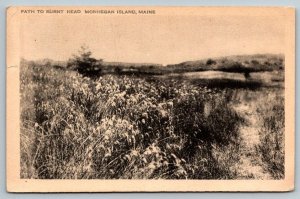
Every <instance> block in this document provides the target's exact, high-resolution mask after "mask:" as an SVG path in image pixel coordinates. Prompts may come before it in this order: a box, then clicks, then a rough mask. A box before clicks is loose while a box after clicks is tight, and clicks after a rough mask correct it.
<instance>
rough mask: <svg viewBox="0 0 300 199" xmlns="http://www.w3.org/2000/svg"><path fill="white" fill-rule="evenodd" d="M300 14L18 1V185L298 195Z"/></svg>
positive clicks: (12, 157)
mask: <svg viewBox="0 0 300 199" xmlns="http://www.w3.org/2000/svg"><path fill="white" fill-rule="evenodd" d="M294 15H295V11H294V9H292V8H287V7H251V8H250V7H10V8H8V10H7V32H8V35H7V59H8V61H7V93H8V97H7V103H8V104H7V106H8V109H7V115H8V116H7V126H8V129H7V169H8V170H7V183H8V187H9V190H11V191H13V192H19V191H23V192H53V191H54V192H56V191H60V192H73V191H74V192H77V191H92V192H94V191H96V192H97V191H104V192H106V191H108V192H110V191H113V192H115V191H122V192H124V191H125V192H126V191H290V190H292V189H293V185H294V182H293V179H294V114H295V113H294V100H295V99H294V97H295V96H294V81H295V79H294V78H295V77H294V76H295V74H294V71H295V65H294V56H295V54H294V45H295V41H294V28H295V27H294V26H295V24H294V23H295V19H294V17H295V16H294ZM83 183H87V184H86V185H82V184H83ZM55 184H56V185H55ZM59 185H61V186H62V187H60V188H59V187H58V186H59ZM72 185H76V186H72ZM89 185H91V187H92V188H90V187H89ZM39 186H40V188H39ZM51 186H53V187H51ZM122 186H123V187H122ZM76 187H77V188H76ZM121 187H122V188H121Z"/></svg>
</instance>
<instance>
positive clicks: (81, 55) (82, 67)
mask: <svg viewBox="0 0 300 199" xmlns="http://www.w3.org/2000/svg"><path fill="white" fill-rule="evenodd" d="M91 55H92V52H91V51H90V50H89V49H88V47H87V46H85V45H84V46H81V47H80V50H79V51H78V55H73V57H72V58H71V59H70V60H69V61H68V64H67V67H68V68H71V69H73V70H76V71H78V72H79V73H81V74H83V75H86V76H94V75H98V74H99V73H101V67H100V65H101V63H102V62H103V60H102V59H100V60H97V59H95V58H93V57H91Z"/></svg>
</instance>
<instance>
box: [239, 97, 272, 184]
mask: <svg viewBox="0 0 300 199" xmlns="http://www.w3.org/2000/svg"><path fill="white" fill-rule="evenodd" d="M234 109H235V111H236V112H237V113H238V114H239V115H240V116H241V117H243V118H244V119H245V124H241V126H240V129H239V130H240V135H241V139H242V140H241V157H240V162H239V163H238V171H239V172H238V176H239V177H238V178H239V179H249V178H253V179H264V180H265V179H272V177H271V175H270V174H269V173H268V172H267V171H265V170H264V169H263V167H262V165H263V163H262V160H261V157H260V156H259V155H258V154H257V152H256V145H257V144H259V142H260V140H259V132H258V129H259V126H260V121H259V120H258V116H257V113H256V111H255V106H254V104H253V102H252V103H251V102H241V103H239V104H236V105H235V106H234Z"/></svg>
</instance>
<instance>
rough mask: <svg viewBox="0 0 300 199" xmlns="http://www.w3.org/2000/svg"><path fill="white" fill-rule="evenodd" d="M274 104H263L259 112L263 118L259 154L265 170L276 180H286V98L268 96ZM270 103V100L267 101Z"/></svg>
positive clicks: (270, 94)
mask: <svg viewBox="0 0 300 199" xmlns="http://www.w3.org/2000/svg"><path fill="white" fill-rule="evenodd" d="M266 96H267V97H269V98H273V101H274V103H272V104H270V103H263V104H262V105H261V106H260V107H259V108H258V112H259V114H260V116H261V120H262V121H263V123H262V128H261V129H260V132H259V133H260V141H261V142H260V144H259V145H258V147H257V150H258V153H259V154H260V155H261V156H262V160H263V162H264V165H265V169H266V170H268V171H269V173H270V174H271V175H272V177H273V178H274V179H283V178H284V170H285V169H284V156H285V150H284V140H285V139H284V127H285V123H284V121H285V120H284V118H285V117H284V98H283V96H280V95H275V96H274V94H273V95H272V93H269V95H266ZM265 101H268V100H265Z"/></svg>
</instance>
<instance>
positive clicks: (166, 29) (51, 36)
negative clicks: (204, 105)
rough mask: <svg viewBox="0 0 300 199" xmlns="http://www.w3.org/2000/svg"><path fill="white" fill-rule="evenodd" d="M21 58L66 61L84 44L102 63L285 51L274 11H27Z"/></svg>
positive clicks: (282, 28) (282, 27)
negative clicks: (188, 12) (53, 13)
mask: <svg viewBox="0 0 300 199" xmlns="http://www.w3.org/2000/svg"><path fill="white" fill-rule="evenodd" d="M20 38H21V41H22V42H21V56H22V57H24V58H26V59H43V58H50V59H54V60H67V59H68V58H70V57H71V55H72V54H74V53H76V52H77V50H78V49H79V48H80V46H81V45H82V44H86V45H87V46H89V48H90V50H91V51H92V52H93V56H94V57H96V58H102V59H104V60H105V61H120V62H147V63H148V62H151V63H161V64H170V63H179V62H183V61H188V60H198V59H201V58H208V57H218V56H224V55H235V54H256V53H283V52H284V45H285V21H284V17H280V16H277V15H266V16H261V15H257V14H254V15H251V14H249V13H248V14H247V15H244V14H243V12H240V13H238V14H232V15H230V16H228V15H226V16H225V14H224V15H222V14H219V15H209V14H206V15H201V14H200V15H199V14H198V15H195V16H191V15H180V14H179V15H178V16H176V17H174V16H173V17H171V15H147V16H144V15H143V16H142V15H134V16H130V15H129V16H128V15H127V16H124V15H123V16H117V15H106V16H104V15H84V16H83V15H39V16H37V15H26V17H21V33H20Z"/></svg>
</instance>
